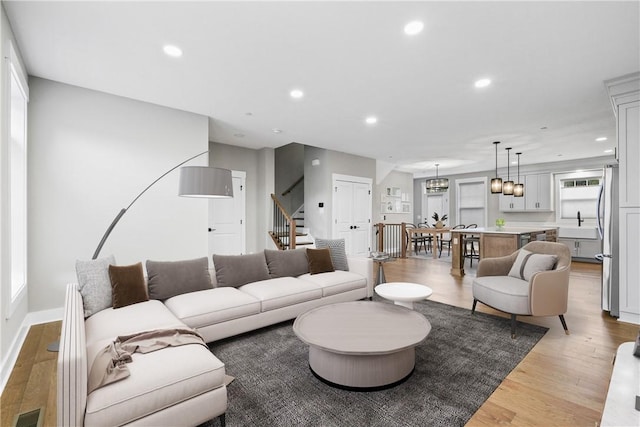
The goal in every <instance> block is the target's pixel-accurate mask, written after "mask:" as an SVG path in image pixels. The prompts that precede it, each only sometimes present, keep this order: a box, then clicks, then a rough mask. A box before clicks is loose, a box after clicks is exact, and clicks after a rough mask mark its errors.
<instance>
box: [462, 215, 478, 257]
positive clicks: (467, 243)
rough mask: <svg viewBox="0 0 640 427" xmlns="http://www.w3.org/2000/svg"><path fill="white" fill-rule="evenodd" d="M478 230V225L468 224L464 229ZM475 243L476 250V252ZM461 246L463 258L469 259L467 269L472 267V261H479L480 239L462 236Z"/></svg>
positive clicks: (472, 236)
mask: <svg viewBox="0 0 640 427" xmlns="http://www.w3.org/2000/svg"><path fill="white" fill-rule="evenodd" d="M470 228H478V224H469V225H467V226H466V229H470ZM476 243H477V244H478V250H477V251H476ZM462 244H463V245H464V246H463V247H464V250H463V255H462V256H463V258H469V267H473V260H474V259H477V260H480V237H478V236H474V235H466V234H465V235H463V236H462Z"/></svg>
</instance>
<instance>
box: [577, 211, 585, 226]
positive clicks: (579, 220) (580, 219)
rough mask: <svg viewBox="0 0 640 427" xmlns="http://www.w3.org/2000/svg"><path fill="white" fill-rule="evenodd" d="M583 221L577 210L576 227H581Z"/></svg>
mask: <svg viewBox="0 0 640 427" xmlns="http://www.w3.org/2000/svg"><path fill="white" fill-rule="evenodd" d="M583 222H584V219H582V218H580V211H578V227H581V226H582V223H583Z"/></svg>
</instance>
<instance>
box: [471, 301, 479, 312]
mask: <svg viewBox="0 0 640 427" xmlns="http://www.w3.org/2000/svg"><path fill="white" fill-rule="evenodd" d="M476 304H478V300H477V299H475V298H474V299H473V306H472V307H471V314H474V313H475V312H476Z"/></svg>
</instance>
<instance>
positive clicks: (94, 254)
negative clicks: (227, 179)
mask: <svg viewBox="0 0 640 427" xmlns="http://www.w3.org/2000/svg"><path fill="white" fill-rule="evenodd" d="M208 152H209V151H208V150H207V151H203V152H202V153H200V154H196V155H195V156H193V157H189V158H188V159H187V160H185V161H183V162H181V163H179V164H177V165H176V166H174V167H172V168H171V169H169V170H168V171H166V172H165V173H163V174H162V175H160V176H159V177H158V178H157V179H156V180H155V181H153V182H152V183H151V184H149V185H148V186H147V188H145V189H144V190H142V192H141V193H140V194H138V195H137V196H136V197H135V198H134V199H133V201H132V202H131V203H129V206H127V207H126V208H122V209H121V210H120V212H119V213H118V215H116V217H115V219H114V220H113V221H112V222H111V225H109V228H107V231H105V232H104V236H102V240H100V243H99V244H98V247H97V248H96V251H95V252H94V253H93V258H91V259H96V258H98V255H99V254H100V251H101V250H102V246H104V243H105V242H106V241H107V238H108V237H109V235H110V234H111V231H113V229H114V228H115V226H116V224H117V223H118V221H120V218H122V216H123V215H124V214H125V213H126V212H127V210H129V208H130V207H131V206H133V204H134V203H135V202H136V201H137V200H138V199H139V198H140V196H142V195H143V194H144V193H146V192H147V190H148V189H150V188H151V187H153V185H154V184H155V183H156V182H158V181H160V180H161V179H162V178H164V177H165V176H167V175H168V174H169V173H171V172H173V171H174V170H176V169H178V168H179V167H180V166H182V165H184V164H185V163H187V162H190V161H191V160H193V159H195V158H196V157H200V156H202V155H203V154H206V153H208Z"/></svg>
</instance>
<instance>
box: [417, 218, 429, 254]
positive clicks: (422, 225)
mask: <svg viewBox="0 0 640 427" xmlns="http://www.w3.org/2000/svg"><path fill="white" fill-rule="evenodd" d="M418 228H432V227H431V226H430V225H429V224H428V223H426V222H421V223H419V224H418ZM420 236H422V237H424V243H425V253H426V252H430V251H432V250H433V235H432V234H426V235H425V234H420Z"/></svg>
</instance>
